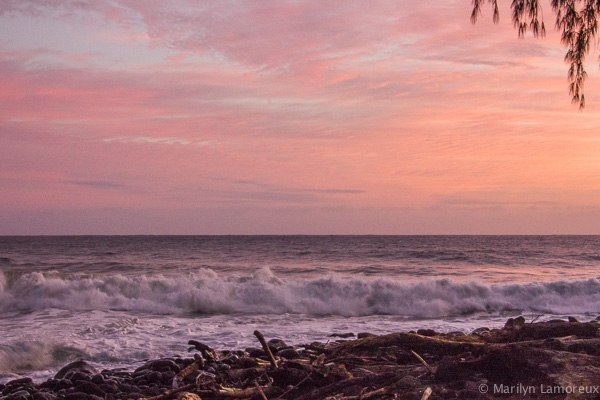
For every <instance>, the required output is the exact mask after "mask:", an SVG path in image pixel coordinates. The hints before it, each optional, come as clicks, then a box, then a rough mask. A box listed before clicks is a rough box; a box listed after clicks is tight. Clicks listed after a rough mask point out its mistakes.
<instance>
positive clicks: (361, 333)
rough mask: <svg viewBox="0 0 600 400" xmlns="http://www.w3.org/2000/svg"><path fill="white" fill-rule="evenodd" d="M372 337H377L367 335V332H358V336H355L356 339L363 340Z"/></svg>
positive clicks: (370, 334)
mask: <svg viewBox="0 0 600 400" xmlns="http://www.w3.org/2000/svg"><path fill="white" fill-rule="evenodd" d="M374 336H377V335H374V334H372V333H369V332H360V333H359V334H358V335H356V338H357V339H364V338H368V337H374Z"/></svg>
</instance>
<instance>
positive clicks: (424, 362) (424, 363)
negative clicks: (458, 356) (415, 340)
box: [411, 350, 435, 374]
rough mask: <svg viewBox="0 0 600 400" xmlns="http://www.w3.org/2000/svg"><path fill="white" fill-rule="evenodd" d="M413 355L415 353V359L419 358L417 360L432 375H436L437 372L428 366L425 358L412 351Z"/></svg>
mask: <svg viewBox="0 0 600 400" xmlns="http://www.w3.org/2000/svg"><path fill="white" fill-rule="evenodd" d="M411 353H413V354H414V355H415V357H417V359H418V360H419V361H421V364H423V365H424V366H425V368H427V370H428V371H429V372H431V373H432V374H435V371H434V370H433V369H431V367H430V366H429V364H427V361H425V360H423V358H422V357H421V356H420V355H418V354H417V353H416V352H415V351H414V350H411Z"/></svg>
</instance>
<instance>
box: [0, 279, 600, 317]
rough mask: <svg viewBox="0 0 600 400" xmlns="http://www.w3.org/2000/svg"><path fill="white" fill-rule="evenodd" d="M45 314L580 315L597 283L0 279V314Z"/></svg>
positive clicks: (592, 305)
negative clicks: (50, 310) (46, 311)
mask: <svg viewBox="0 0 600 400" xmlns="http://www.w3.org/2000/svg"><path fill="white" fill-rule="evenodd" d="M48 308H57V309H65V310H122V311H138V312H147V313H154V314H177V313H189V312H192V313H201V314H232V313H256V314H284V313H301V314H309V315H341V316H365V315H377V314H388V315H402V316H412V317H421V318H443V317H448V316H453V315H460V314H470V313H475V312H490V313H494V312H500V311H504V310H518V311H532V312H542V313H552V314H567V313H578V314H582V313H588V312H589V313H593V312H597V311H598V309H600V281H599V280H598V279H589V280H581V281H557V282H546V283H526V284H507V285H487V284H484V283H481V282H457V281H453V280H450V279H438V280H435V279H431V280H426V281H417V282H402V281H400V280H390V279H376V278H369V277H363V276H358V277H355V278H352V279H343V278H340V277H338V276H335V275H329V276H327V277H324V278H318V279H304V280H289V281H288V280H285V279H281V278H278V277H277V276H275V275H274V274H273V273H272V272H271V271H270V270H269V269H268V268H265V269H261V270H258V271H257V272H256V273H254V274H253V275H251V276H247V277H225V276H220V275H217V274H216V273H215V272H213V271H212V270H208V269H203V270H200V271H198V272H196V273H194V274H186V275H179V276H169V277H167V276H162V275H155V276H140V277H129V276H122V275H113V276H108V277H107V276H104V277H102V276H100V277H94V276H88V275H64V274H59V273H56V272H50V273H39V272H34V273H25V274H22V275H20V276H18V277H11V279H7V278H6V277H5V276H4V275H3V274H0V312H10V311H21V312H31V311H38V310H43V309H48Z"/></svg>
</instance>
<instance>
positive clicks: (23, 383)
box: [4, 378, 33, 387]
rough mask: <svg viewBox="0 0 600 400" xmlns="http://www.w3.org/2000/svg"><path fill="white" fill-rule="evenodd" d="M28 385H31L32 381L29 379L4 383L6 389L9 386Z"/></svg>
mask: <svg viewBox="0 0 600 400" xmlns="http://www.w3.org/2000/svg"><path fill="white" fill-rule="evenodd" d="M28 383H33V380H32V379H31V378H20V379H13V380H12V381H8V382H6V383H5V384H4V385H5V386H6V387H9V386H23V385H26V384H28Z"/></svg>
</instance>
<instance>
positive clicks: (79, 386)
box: [75, 381, 105, 397]
mask: <svg viewBox="0 0 600 400" xmlns="http://www.w3.org/2000/svg"><path fill="white" fill-rule="evenodd" d="M75 390H76V391H77V392H83V393H87V394H95V395H96V396H100V397H104V394H105V392H104V390H102V389H101V388H100V387H99V386H98V385H96V384H95V383H94V382H91V381H80V382H77V383H75Z"/></svg>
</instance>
